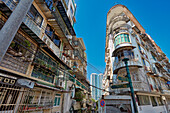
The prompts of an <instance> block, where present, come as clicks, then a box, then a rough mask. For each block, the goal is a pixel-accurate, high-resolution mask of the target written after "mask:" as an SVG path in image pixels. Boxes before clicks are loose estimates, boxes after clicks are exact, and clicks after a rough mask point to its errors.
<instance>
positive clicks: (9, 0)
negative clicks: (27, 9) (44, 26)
mask: <svg viewBox="0 0 170 113" xmlns="http://www.w3.org/2000/svg"><path fill="white" fill-rule="evenodd" d="M2 1H3V2H4V3H5V4H6V5H7V7H8V8H9V9H10V10H11V11H14V9H15V7H16V5H17V4H16V3H15V2H14V0H2ZM23 23H24V24H25V25H26V26H27V27H28V28H30V29H31V30H32V31H33V32H34V33H35V34H36V35H37V36H40V35H41V34H40V33H41V28H40V27H39V25H38V24H36V22H35V21H34V20H32V19H31V18H30V17H29V15H26V16H25V17H24V20H23Z"/></svg>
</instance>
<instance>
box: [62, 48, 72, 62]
mask: <svg viewBox="0 0 170 113" xmlns="http://www.w3.org/2000/svg"><path fill="white" fill-rule="evenodd" d="M63 55H64V56H65V57H67V59H69V60H73V59H74V55H73V52H72V51H71V50H64V52H63Z"/></svg>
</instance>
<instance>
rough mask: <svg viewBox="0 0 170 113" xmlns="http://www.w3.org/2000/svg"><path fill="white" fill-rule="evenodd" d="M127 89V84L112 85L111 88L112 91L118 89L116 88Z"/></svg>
mask: <svg viewBox="0 0 170 113" xmlns="http://www.w3.org/2000/svg"><path fill="white" fill-rule="evenodd" d="M128 87H129V84H128V83H126V84H116V85H112V86H111V88H112V89H118V88H128Z"/></svg>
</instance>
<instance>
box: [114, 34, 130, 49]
mask: <svg viewBox="0 0 170 113" xmlns="http://www.w3.org/2000/svg"><path fill="white" fill-rule="evenodd" d="M122 43H131V41H130V36H129V34H128V33H120V34H117V35H116V36H115V38H114V46H115V47H116V46H118V45H119V44H122Z"/></svg>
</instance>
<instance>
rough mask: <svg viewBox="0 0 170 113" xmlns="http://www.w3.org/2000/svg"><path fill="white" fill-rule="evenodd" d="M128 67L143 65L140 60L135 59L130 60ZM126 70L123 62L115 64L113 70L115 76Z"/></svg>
mask: <svg viewBox="0 0 170 113" xmlns="http://www.w3.org/2000/svg"><path fill="white" fill-rule="evenodd" d="M128 66H129V67H139V68H140V67H142V64H141V63H140V62H139V59H137V58H135V59H130V60H129V61H128ZM122 68H125V63H124V62H123V61H118V62H115V63H114V69H113V74H117V72H118V71H119V70H120V69H122Z"/></svg>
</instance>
